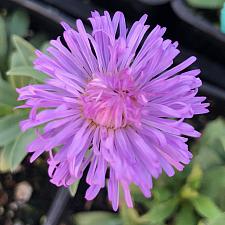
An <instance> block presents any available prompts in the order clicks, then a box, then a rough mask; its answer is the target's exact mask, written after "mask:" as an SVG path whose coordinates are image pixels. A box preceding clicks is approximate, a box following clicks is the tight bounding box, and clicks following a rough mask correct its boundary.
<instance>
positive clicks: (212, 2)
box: [187, 0, 224, 9]
mask: <svg viewBox="0 0 225 225" xmlns="http://www.w3.org/2000/svg"><path fill="white" fill-rule="evenodd" d="M187 3H188V4H189V5H190V6H192V7H195V8H201V9H221V8H222V6H223V3H224V0H187Z"/></svg>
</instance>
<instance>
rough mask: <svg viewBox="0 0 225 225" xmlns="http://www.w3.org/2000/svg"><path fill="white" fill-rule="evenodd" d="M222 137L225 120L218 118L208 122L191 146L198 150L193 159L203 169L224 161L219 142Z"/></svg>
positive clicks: (222, 149) (224, 155)
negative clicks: (197, 139) (200, 135)
mask: <svg viewBox="0 0 225 225" xmlns="http://www.w3.org/2000/svg"><path fill="white" fill-rule="evenodd" d="M224 137H225V121H224V120H223V119H221V118H218V119H216V120H214V121H212V122H210V123H208V125H207V127H206V128H205V130H204V131H203V135H202V137H201V138H200V139H199V141H198V142H197V144H195V146H193V147H194V148H195V149H196V150H199V154H198V156H197V157H196V158H195V161H197V162H198V163H199V164H200V165H201V168H202V169H203V170H206V169H208V168H211V167H214V166H217V165H223V164H224V163H225V154H224V153H225V151H224V147H223V145H222V142H221V139H223V138H224Z"/></svg>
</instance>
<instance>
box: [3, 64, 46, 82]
mask: <svg viewBox="0 0 225 225" xmlns="http://www.w3.org/2000/svg"><path fill="white" fill-rule="evenodd" d="M7 75H9V76H22V77H23V76H25V77H30V78H33V79H35V80H37V81H39V82H44V80H45V79H46V77H47V76H46V75H45V74H44V73H41V72H38V71H37V70H35V69H34V68H33V67H31V66H19V67H14V68H12V69H10V70H9V71H8V72H7Z"/></svg>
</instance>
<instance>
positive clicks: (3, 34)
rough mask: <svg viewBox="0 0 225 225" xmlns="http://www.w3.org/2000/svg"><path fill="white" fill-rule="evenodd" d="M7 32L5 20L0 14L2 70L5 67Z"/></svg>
mask: <svg viewBox="0 0 225 225" xmlns="http://www.w3.org/2000/svg"><path fill="white" fill-rule="evenodd" d="M7 48H8V42H7V32H6V25H5V20H4V19H3V17H2V16H0V67H1V69H2V70H4V69H5V62H6V55H7Z"/></svg>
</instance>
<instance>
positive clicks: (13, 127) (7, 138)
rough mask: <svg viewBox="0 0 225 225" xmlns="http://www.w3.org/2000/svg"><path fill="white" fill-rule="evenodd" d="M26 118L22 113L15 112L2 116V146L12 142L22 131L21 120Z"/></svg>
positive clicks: (0, 130)
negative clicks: (20, 127)
mask: <svg viewBox="0 0 225 225" xmlns="http://www.w3.org/2000/svg"><path fill="white" fill-rule="evenodd" d="M23 118H24V114H22V113H14V114H10V115H8V116H4V117H2V118H0V146H3V145H7V144H9V143H10V142H12V141H13V140H14V139H15V138H16V137H17V135H18V134H19V133H20V129H19V121H20V120H21V119H23Z"/></svg>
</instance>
